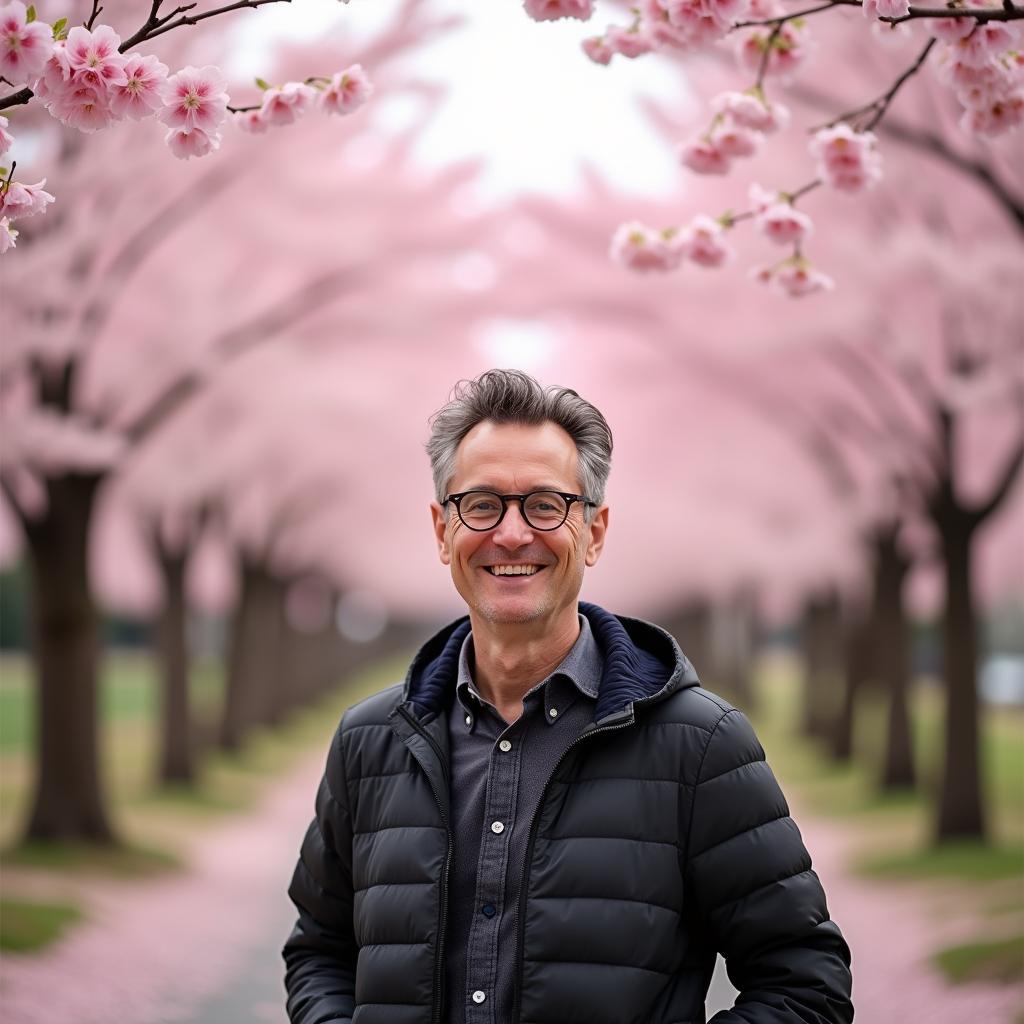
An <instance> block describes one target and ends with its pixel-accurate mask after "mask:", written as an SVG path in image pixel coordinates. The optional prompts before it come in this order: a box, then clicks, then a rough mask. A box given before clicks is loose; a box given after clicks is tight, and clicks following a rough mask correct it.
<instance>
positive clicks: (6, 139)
mask: <svg viewBox="0 0 1024 1024" xmlns="http://www.w3.org/2000/svg"><path fill="white" fill-rule="evenodd" d="M9 124H10V122H9V121H8V120H7V118H6V117H4V115H3V114H0V156H3V155H4V153H6V152H7V150H9V149H10V148H11V146H12V145H14V136H13V135H12V134H11V133H10V132H9V131H8V130H7V126H8V125H9Z"/></svg>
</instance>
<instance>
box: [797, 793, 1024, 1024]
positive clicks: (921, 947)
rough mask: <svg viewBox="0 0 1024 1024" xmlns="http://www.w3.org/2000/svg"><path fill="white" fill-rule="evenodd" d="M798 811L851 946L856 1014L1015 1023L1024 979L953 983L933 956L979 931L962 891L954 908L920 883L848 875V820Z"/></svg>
mask: <svg viewBox="0 0 1024 1024" xmlns="http://www.w3.org/2000/svg"><path fill="white" fill-rule="evenodd" d="M794 813H795V814H796V817H797V821H798V823H799V825H800V829H801V832H802V833H803V836H804V842H805V844H806V846H807V848H808V850H809V851H810V853H811V857H812V859H813V861H814V869H815V871H817V872H818V875H819V877H820V878H821V880H822V883H823V884H824V886H825V891H826V893H827V894H828V905H829V913H830V914H831V915H832V917H833V918H834V919H835V920H836V921H837V922H838V924H839V927H840V928H842V930H843V934H844V935H845V936H846V940H847V942H849V944H850V948H851V950H852V951H853V997H854V1006H855V1007H856V1019H857V1020H858V1021H863V1022H864V1024H912V1022H914V1024H916V1022H918V1021H927V1022H928V1024H1015V1022H1016V1021H1017V1020H1018V1019H1019V1015H1020V1014H1021V1013H1022V1011H1024V985H1014V986H1005V985H991V984H970V985H955V986H954V985H949V984H947V983H946V981H945V980H944V978H943V976H942V975H941V974H940V973H939V971H938V970H937V969H936V968H935V967H933V966H932V964H931V963H930V960H929V956H930V954H931V952H932V951H933V950H935V949H937V948H942V947H943V946H944V945H946V944H950V945H951V944H954V943H956V942H957V941H958V940H961V939H964V938H967V937H973V936H974V935H975V934H976V933H975V931H974V929H973V928H971V925H972V924H973V921H972V920H971V918H972V915H971V913H970V908H969V907H965V906H964V902H963V900H962V898H961V899H958V900H957V902H956V904H955V905H956V907H957V908H958V909H957V911H955V912H954V911H952V909H951V907H950V905H949V904H948V903H947V902H945V901H943V900H941V899H937V898H936V896H937V893H936V892H934V891H932V892H929V890H928V889H927V888H926V887H925V886H923V885H922V884H920V883H899V882H884V883H883V882H877V881H866V880H864V879H861V878H858V877H856V876H854V875H851V874H850V873H849V871H848V870H847V869H846V865H845V860H846V858H847V857H848V854H849V850H850V846H851V841H852V840H853V839H854V838H855V835H854V831H853V830H852V829H851V828H850V826H848V825H846V824H837V823H834V822H829V821H825V820H822V819H814V818H810V817H808V816H807V815H801V814H800V813H799V812H794ZM941 884H942V883H939V882H934V883H929V885H930V886H935V887H938V886H940V885H941Z"/></svg>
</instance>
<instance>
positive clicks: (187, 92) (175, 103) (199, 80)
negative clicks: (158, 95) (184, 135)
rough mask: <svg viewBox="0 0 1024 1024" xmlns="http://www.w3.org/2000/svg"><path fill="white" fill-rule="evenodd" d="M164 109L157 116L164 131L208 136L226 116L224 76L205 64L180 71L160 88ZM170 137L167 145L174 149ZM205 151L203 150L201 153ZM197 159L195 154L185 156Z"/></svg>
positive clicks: (226, 98) (226, 96)
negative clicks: (197, 132) (179, 129)
mask: <svg viewBox="0 0 1024 1024" xmlns="http://www.w3.org/2000/svg"><path fill="white" fill-rule="evenodd" d="M162 95H163V100H164V103H165V106H164V108H163V110H161V111H160V113H158V114H157V117H158V118H159V119H160V120H161V121H163V123H164V124H165V125H167V127H168V128H181V129H184V130H185V131H186V132H187V131H191V129H193V128H201V129H202V130H203V132H204V133H205V134H206V135H207V136H210V135H211V133H213V132H215V131H216V129H217V128H219V127H220V126H221V125H222V124H223V123H224V119H225V118H226V117H227V112H228V94H227V93H226V92H225V91H224V76H223V75H222V74H221V71H220V69H219V68H215V67H213V66H211V65H208V66H206V67H203V68H195V67H191V66H190V67H187V68H182V69H181V71H179V72H178V73H177V74H176V75H171V77H170V78H168V79H167V81H166V82H165V83H164V86H163V89H162ZM170 134H173V133H169V134H168V136H167V142H168V144H169V145H171V149H172V150H174V148H175V146H174V144H172V143H171V140H170ZM204 152H206V150H204ZM188 155H189V156H199V155H200V154H199V153H195V152H192V153H189V154H188Z"/></svg>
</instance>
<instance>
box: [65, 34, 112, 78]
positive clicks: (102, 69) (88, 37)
mask: <svg viewBox="0 0 1024 1024" xmlns="http://www.w3.org/2000/svg"><path fill="white" fill-rule="evenodd" d="M120 45H121V38H120V36H118V34H117V33H116V32H115V31H114V30H113V29H112V28H111V27H110V26H109V25H97V26H96V28H94V29H93V30H92V31H91V32H90V31H89V29H87V28H83V27H82V26H81V25H77V26H76V27H75V28H73V29H72V30H71V31H70V32H69V33H68V38H67V47H66V51H65V52H66V53H67V59H68V65H69V66H70V68H71V73H72V76H73V77H74V79H75V81H76V82H78V83H82V84H88V85H92V86H96V87H97V88H104V89H105V88H107V87H108V86H112V85H124V83H125V82H126V81H127V75H126V74H125V70H124V66H125V58H124V57H122V56H121V54H120V52H119V51H118V47H119V46H120Z"/></svg>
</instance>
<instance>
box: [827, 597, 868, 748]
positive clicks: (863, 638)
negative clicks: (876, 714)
mask: <svg viewBox="0 0 1024 1024" xmlns="http://www.w3.org/2000/svg"><path fill="white" fill-rule="evenodd" d="M871 608H873V604H872V605H871V606H870V607H869V608H867V609H865V608H859V609H857V610H856V611H855V612H854V614H853V618H852V620H851V621H850V623H849V624H848V626H847V628H846V635H845V637H844V644H845V652H846V653H845V657H844V659H843V689H842V696H841V699H840V702H839V709H838V711H837V713H836V716H835V718H834V720H833V722H832V732H831V737H830V742H829V752H830V754H831V755H832V759H833V760H834V761H849V760H850V759H851V758H852V757H853V741H854V734H855V727H856V711H857V700H858V698H859V697H860V695H861V693H862V692H863V690H864V687H865V684H866V683H867V682H868V679H869V676H870V672H871V650H872V649H873V647H874V644H875V640H874V630H873V627H874V619H873V616H872V612H871Z"/></svg>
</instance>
